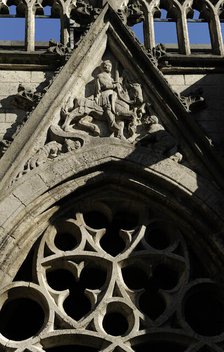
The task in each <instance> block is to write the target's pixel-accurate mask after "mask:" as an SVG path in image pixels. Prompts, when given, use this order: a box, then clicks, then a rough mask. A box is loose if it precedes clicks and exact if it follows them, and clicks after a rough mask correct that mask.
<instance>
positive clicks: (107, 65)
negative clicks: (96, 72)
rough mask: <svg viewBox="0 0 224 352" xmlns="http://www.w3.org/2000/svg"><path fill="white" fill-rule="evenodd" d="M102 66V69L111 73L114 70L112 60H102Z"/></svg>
mask: <svg viewBox="0 0 224 352" xmlns="http://www.w3.org/2000/svg"><path fill="white" fill-rule="evenodd" d="M100 67H101V70H102V71H104V72H108V73H110V72H111V70H112V63H111V61H110V60H105V61H103V62H102V64H101V65H100Z"/></svg>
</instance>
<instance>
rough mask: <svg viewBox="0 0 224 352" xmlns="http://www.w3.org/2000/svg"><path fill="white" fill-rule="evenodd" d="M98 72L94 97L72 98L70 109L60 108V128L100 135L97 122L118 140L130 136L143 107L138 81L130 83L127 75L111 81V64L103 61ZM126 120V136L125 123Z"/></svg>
mask: <svg viewBox="0 0 224 352" xmlns="http://www.w3.org/2000/svg"><path fill="white" fill-rule="evenodd" d="M100 68H101V72H100V73H99V74H98V75H97V77H96V79H95V95H94V97H88V98H81V99H74V104H73V106H72V107H71V108H67V109H66V107H65V108H63V109H62V111H61V117H62V120H64V122H63V124H62V129H63V130H64V131H66V132H71V131H74V129H75V128H78V129H82V130H84V131H86V132H88V133H90V134H92V135H94V136H99V135H100V134H101V131H100V128H99V126H98V125H97V123H96V122H97V121H104V122H106V124H107V128H108V130H109V133H110V134H112V135H114V137H117V138H120V139H129V138H131V139H133V136H134V135H135V132H136V127H137V120H138V118H139V116H142V111H143V108H144V105H145V103H144V101H143V93H142V88H141V85H140V84H139V83H135V82H134V83H133V82H130V81H129V79H128V77H127V74H125V73H124V74H123V77H121V78H119V74H118V72H117V73H116V74H117V79H116V80H114V79H113V77H112V74H111V71H112V63H111V62H110V61H109V60H105V61H103V62H102V64H101V66H100ZM125 123H126V126H127V128H126V130H127V132H126V136H125V135H124V125H125Z"/></svg>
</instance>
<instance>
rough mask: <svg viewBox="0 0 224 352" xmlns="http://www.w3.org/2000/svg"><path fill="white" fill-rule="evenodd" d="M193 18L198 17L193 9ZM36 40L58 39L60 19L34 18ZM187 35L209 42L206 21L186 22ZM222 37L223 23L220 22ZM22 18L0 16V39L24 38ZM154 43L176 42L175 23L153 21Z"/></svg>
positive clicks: (196, 41) (139, 27) (12, 11)
mask: <svg viewBox="0 0 224 352" xmlns="http://www.w3.org/2000/svg"><path fill="white" fill-rule="evenodd" d="M44 9H45V15H50V7H49V6H46V7H45V8H44ZM15 13H16V7H15V6H10V14H11V15H15ZM161 18H162V19H163V20H165V19H166V11H165V10H162V16H161ZM194 19H198V12H197V11H195V15H194ZM35 25H36V37H35V40H36V41H49V39H55V40H56V41H60V20H59V19H51V18H36V23H35ZM133 29H134V31H135V33H136V35H137V37H138V38H139V39H140V41H143V25H142V23H139V24H138V25H136V26H134V27H133ZM188 29H189V37H190V42H191V43H192V44H199V43H201V44H209V43H210V36H209V30H208V24H207V23H188ZM222 32H223V37H224V24H222ZM24 37H25V19H24V18H0V40H24ZM155 37H156V43H164V44H165V43H177V36H176V24H175V23H174V22H155Z"/></svg>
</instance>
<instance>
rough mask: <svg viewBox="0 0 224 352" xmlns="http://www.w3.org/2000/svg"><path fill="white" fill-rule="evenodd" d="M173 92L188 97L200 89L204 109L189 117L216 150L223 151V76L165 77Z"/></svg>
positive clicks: (190, 75) (178, 75) (188, 75)
mask: <svg viewBox="0 0 224 352" xmlns="http://www.w3.org/2000/svg"><path fill="white" fill-rule="evenodd" d="M165 77H166V79H167V80H168V82H169V84H170V85H171V86H172V88H173V89H174V91H176V92H177V93H180V94H181V95H183V96H188V95H190V94H191V93H192V92H194V91H196V90H197V89H198V88H202V96H203V97H204V99H205V102H206V108H205V109H202V110H200V111H197V112H194V113H193V114H192V115H191V116H192V117H193V118H194V119H195V120H196V121H197V122H198V123H199V125H200V127H201V128H202V129H203V130H204V132H205V133H206V135H207V137H208V138H209V139H211V141H212V143H213V144H214V145H215V146H216V148H218V149H223V144H224V143H223V133H224V125H223V115H224V100H223V91H224V75H223V74H221V73H213V74H177V75H165Z"/></svg>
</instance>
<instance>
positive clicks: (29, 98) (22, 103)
mask: <svg viewBox="0 0 224 352" xmlns="http://www.w3.org/2000/svg"><path fill="white" fill-rule="evenodd" d="M17 92H18V93H17V94H16V95H15V99H14V104H15V105H16V106H17V107H19V108H20V109H23V110H26V111H31V110H32V109H33V107H34V106H35V105H36V104H37V103H38V102H39V101H40V99H41V93H40V92H36V91H33V90H32V89H31V88H29V87H25V86H24V85H22V84H19V86H18V90H17Z"/></svg>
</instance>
